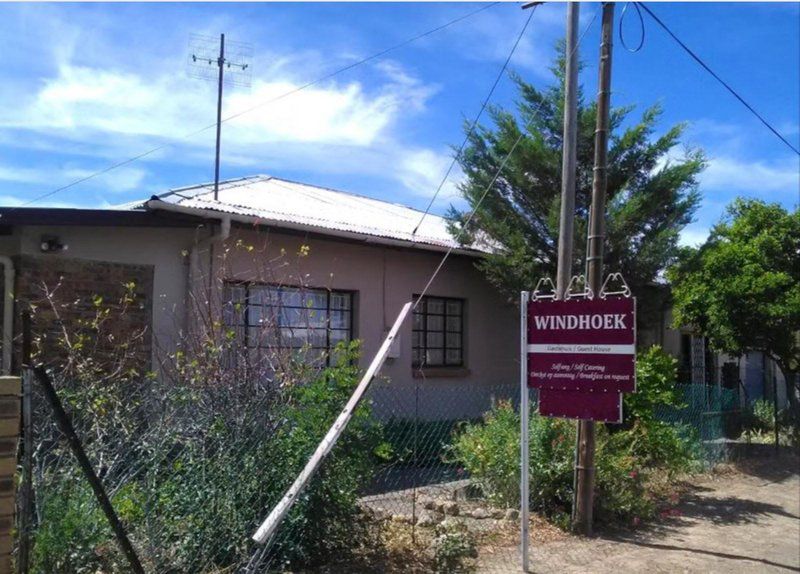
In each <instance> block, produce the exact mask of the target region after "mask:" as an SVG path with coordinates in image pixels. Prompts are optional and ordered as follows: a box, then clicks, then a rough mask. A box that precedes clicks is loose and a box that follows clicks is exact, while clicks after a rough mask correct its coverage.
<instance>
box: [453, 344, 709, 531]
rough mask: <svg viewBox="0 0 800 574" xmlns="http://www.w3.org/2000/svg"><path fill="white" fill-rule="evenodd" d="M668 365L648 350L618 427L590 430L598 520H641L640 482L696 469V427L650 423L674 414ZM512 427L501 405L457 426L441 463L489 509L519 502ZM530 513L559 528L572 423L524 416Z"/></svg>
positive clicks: (646, 506) (647, 507)
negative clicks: (466, 481) (461, 473)
mask: <svg viewBox="0 0 800 574" xmlns="http://www.w3.org/2000/svg"><path fill="white" fill-rule="evenodd" d="M681 406H682V404H681V402H680V395H679V393H678V392H677V391H676V388H675V361H674V359H672V358H671V357H670V356H669V355H666V354H665V353H664V352H663V351H662V350H661V349H660V348H658V347H652V348H650V349H648V350H647V351H645V352H644V353H642V354H641V355H640V356H639V359H638V362H637V392H636V393H633V394H629V395H626V396H625V411H626V413H625V415H626V416H625V424H623V425H621V426H612V427H610V429H609V428H607V427H606V426H605V425H598V426H597V434H596V446H595V466H596V469H597V472H596V490H597V497H596V501H597V508H596V509H595V515H596V517H597V518H598V520H600V521H617V520H620V519H625V518H628V517H633V516H636V517H646V516H649V515H651V514H652V513H653V512H654V510H655V505H654V502H653V500H652V497H651V496H649V495H648V492H647V490H648V486H647V481H648V476H649V474H650V473H651V472H653V471H655V470H659V471H662V470H663V471H666V472H667V473H668V474H674V473H677V472H687V471H692V470H695V469H696V468H698V467H699V460H700V458H701V454H702V453H701V445H700V441H699V437H698V434H697V431H696V429H694V428H692V427H690V426H688V425H684V424H668V423H665V422H661V421H659V420H657V419H656V417H655V412H656V410H657V409H658V408H660V407H670V408H679V407H681ZM519 428H520V420H519V416H518V415H517V413H516V412H515V411H514V409H513V407H512V406H511V405H510V404H508V403H502V404H500V405H498V406H497V407H495V408H493V409H492V411H490V412H489V413H488V414H487V415H486V416H485V417H484V419H483V421H481V422H477V423H469V424H466V425H464V426H463V427H462V428H461V429H460V430H459V431H458V432H457V434H456V436H455V438H454V439H453V443H452V446H451V448H450V449H449V459H450V460H451V461H453V462H455V463H456V464H459V465H461V466H463V467H464V469H465V470H466V471H467V472H468V473H469V475H470V477H471V479H472V481H473V484H474V485H475V486H477V487H478V489H480V491H481V492H482V494H483V495H484V496H485V497H486V498H487V500H489V501H490V502H491V503H492V504H494V505H497V506H500V507H511V506H517V505H518V504H519V440H520V436H519ZM529 436H530V500H531V507H532V508H534V509H538V510H541V511H542V512H544V513H545V514H547V515H549V516H551V517H554V518H556V519H557V520H558V521H559V522H562V523H566V517H567V516H568V515H569V514H568V513H569V511H570V509H571V505H572V494H573V467H574V456H575V423H574V422H573V421H568V420H564V419H554V418H547V417H541V416H538V415H537V414H533V415H531V418H530V426H529Z"/></svg>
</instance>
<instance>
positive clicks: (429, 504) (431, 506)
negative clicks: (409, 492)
mask: <svg viewBox="0 0 800 574" xmlns="http://www.w3.org/2000/svg"><path fill="white" fill-rule="evenodd" d="M419 504H420V506H422V508H425V509H427V510H436V501H435V500H434V499H432V498H430V497H428V496H425V497H422V498H420V499H419Z"/></svg>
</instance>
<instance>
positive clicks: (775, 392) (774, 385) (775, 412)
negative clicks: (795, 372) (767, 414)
mask: <svg viewBox="0 0 800 574" xmlns="http://www.w3.org/2000/svg"><path fill="white" fill-rule="evenodd" d="M772 418H773V419H775V425H774V426H775V454H776V455H777V454H780V428H779V423H778V377H776V376H775V366H774V365H773V367H772Z"/></svg>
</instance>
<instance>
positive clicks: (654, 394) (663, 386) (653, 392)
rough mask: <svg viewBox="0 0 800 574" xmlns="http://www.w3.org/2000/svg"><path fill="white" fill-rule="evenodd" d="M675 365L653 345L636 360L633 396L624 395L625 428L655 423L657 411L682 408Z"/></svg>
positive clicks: (674, 362)
mask: <svg viewBox="0 0 800 574" xmlns="http://www.w3.org/2000/svg"><path fill="white" fill-rule="evenodd" d="M677 365H678V362H677V361H676V360H675V358H673V357H672V356H671V355H669V354H667V353H666V352H664V350H663V349H662V348H661V347H659V346H657V345H653V346H652V347H650V348H649V349H647V350H646V351H642V352H640V353H639V354H638V355H637V357H636V392H635V393H625V394H624V395H623V407H624V408H623V415H624V417H625V422H626V424H627V425H630V424H632V423H633V421H636V420H639V421H651V420H653V419H655V416H656V411H657V409H659V408H662V409H663V408H665V407H667V408H680V407H682V406H683V404H682V402H681V396H680V393H679V392H678V387H677V386H676V382H677V376H678V370H677Z"/></svg>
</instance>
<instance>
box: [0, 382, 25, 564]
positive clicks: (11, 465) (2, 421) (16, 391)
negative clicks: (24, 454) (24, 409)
mask: <svg viewBox="0 0 800 574" xmlns="http://www.w3.org/2000/svg"><path fill="white" fill-rule="evenodd" d="M20 392H21V384H20V379H19V377H0V574H11V572H12V569H11V551H12V549H13V542H12V537H11V531H12V529H13V527H14V500H15V499H14V473H15V472H16V467H17V442H18V440H19V415H20Z"/></svg>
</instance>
